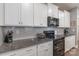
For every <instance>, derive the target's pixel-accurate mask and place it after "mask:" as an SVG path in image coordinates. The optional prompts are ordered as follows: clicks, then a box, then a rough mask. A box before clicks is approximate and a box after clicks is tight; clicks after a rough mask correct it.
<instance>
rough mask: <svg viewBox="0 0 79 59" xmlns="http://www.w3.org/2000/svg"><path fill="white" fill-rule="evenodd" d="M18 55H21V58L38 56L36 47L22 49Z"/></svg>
mask: <svg viewBox="0 0 79 59" xmlns="http://www.w3.org/2000/svg"><path fill="white" fill-rule="evenodd" d="M20 52H21V53H20ZM17 53H19V54H18V55H20V56H30V55H34V56H35V55H36V46H32V47H28V48H24V49H21V50H19V51H18V52H17Z"/></svg>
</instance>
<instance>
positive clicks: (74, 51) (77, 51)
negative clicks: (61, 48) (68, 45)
mask: <svg viewBox="0 0 79 59" xmlns="http://www.w3.org/2000/svg"><path fill="white" fill-rule="evenodd" d="M65 56H79V48H73V49H71V50H70V51H68V52H66V54H65Z"/></svg>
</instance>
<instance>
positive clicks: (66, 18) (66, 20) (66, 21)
mask: <svg viewBox="0 0 79 59" xmlns="http://www.w3.org/2000/svg"><path fill="white" fill-rule="evenodd" d="M64 18H65V21H64V22H65V23H64V24H65V25H64V26H65V27H70V13H69V12H68V11H66V10H64Z"/></svg>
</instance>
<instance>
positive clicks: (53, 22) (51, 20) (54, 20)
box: [47, 17, 59, 27]
mask: <svg viewBox="0 0 79 59" xmlns="http://www.w3.org/2000/svg"><path fill="white" fill-rule="evenodd" d="M47 20H48V27H52V26H53V27H57V26H59V19H58V18H53V17H48V18H47Z"/></svg>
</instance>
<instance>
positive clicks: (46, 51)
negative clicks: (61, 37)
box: [0, 41, 53, 56]
mask: <svg viewBox="0 0 79 59" xmlns="http://www.w3.org/2000/svg"><path fill="white" fill-rule="evenodd" d="M0 56H53V41H49V42H45V43H41V44H38V45H35V46H30V47H27V48H22V49H17V50H14V51H9V52H6V53H2V54H0Z"/></svg>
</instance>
